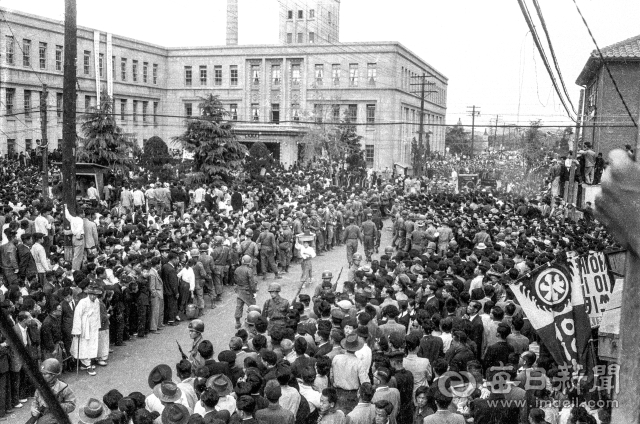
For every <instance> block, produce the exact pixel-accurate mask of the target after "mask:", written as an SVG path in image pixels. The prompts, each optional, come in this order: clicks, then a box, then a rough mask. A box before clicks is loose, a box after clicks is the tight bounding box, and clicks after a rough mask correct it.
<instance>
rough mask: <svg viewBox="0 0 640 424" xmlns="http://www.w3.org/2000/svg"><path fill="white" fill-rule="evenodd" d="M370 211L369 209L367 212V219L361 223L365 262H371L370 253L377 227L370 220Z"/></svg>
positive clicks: (374, 241) (374, 242) (371, 252)
mask: <svg viewBox="0 0 640 424" xmlns="http://www.w3.org/2000/svg"><path fill="white" fill-rule="evenodd" d="M371 216H372V213H371V211H370V210H369V211H368V212H367V220H366V221H365V222H363V223H362V238H363V244H364V254H365V257H366V258H367V262H371V255H372V254H373V249H374V247H375V244H376V235H377V234H378V228H377V227H376V224H374V223H373V221H372V220H371Z"/></svg>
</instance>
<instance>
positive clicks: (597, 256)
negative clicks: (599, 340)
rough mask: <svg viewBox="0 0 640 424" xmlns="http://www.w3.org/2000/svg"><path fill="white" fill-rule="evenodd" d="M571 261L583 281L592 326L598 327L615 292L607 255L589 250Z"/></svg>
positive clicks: (583, 290) (585, 302) (585, 303)
mask: <svg viewBox="0 0 640 424" xmlns="http://www.w3.org/2000/svg"><path fill="white" fill-rule="evenodd" d="M570 261H571V265H572V267H573V272H574V273H576V271H577V272H578V274H577V275H579V276H580V279H581V282H582V293H583V295H584V308H585V310H586V312H587V315H589V321H590V322H591V327H597V326H599V325H600V321H601V320H602V313H603V312H604V311H605V309H606V308H607V304H608V303H609V300H610V299H611V293H612V292H613V282H612V281H611V275H610V273H609V266H608V264H607V260H606V258H605V255H604V253H603V252H589V254H588V255H584V256H574V257H572V258H570ZM574 275H575V274H574Z"/></svg>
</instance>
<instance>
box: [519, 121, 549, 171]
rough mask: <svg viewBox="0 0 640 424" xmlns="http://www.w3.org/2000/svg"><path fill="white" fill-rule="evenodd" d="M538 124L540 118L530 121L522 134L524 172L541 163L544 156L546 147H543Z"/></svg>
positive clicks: (539, 124) (539, 123)
mask: <svg viewBox="0 0 640 424" xmlns="http://www.w3.org/2000/svg"><path fill="white" fill-rule="evenodd" d="M540 126H541V122H540V120H537V121H531V124H530V125H529V128H527V131H526V132H525V135H524V150H523V155H524V163H525V173H527V174H528V173H529V171H530V170H531V169H533V168H535V167H537V166H538V165H539V164H540V163H542V162H543V161H544V158H545V156H546V149H545V148H544V144H543V134H542V132H541V131H540Z"/></svg>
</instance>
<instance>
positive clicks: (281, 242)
mask: <svg viewBox="0 0 640 424" xmlns="http://www.w3.org/2000/svg"><path fill="white" fill-rule="evenodd" d="M292 247H293V232H292V231H291V226H290V225H289V221H287V220H284V221H282V225H281V229H280V231H278V253H279V255H278V256H279V262H280V265H281V266H282V268H283V271H282V272H289V265H290V264H291V254H292V251H291V248H292Z"/></svg>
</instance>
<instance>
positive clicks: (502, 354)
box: [484, 322, 514, 370]
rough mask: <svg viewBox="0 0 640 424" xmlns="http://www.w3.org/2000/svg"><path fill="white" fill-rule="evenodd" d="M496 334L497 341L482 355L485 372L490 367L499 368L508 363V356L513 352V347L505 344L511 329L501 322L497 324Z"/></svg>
mask: <svg viewBox="0 0 640 424" xmlns="http://www.w3.org/2000/svg"><path fill="white" fill-rule="evenodd" d="M496 332H497V333H498V338H499V340H498V341H497V342H496V343H494V344H492V345H491V346H488V347H487V351H486V353H485V355H484V368H485V370H487V369H489V368H491V367H501V366H504V364H507V363H509V355H510V354H512V353H513V352H514V349H513V346H511V345H510V344H509V343H507V337H508V336H509V334H511V327H510V326H508V325H507V324H505V323H502V322H501V323H500V324H498V328H497V330H496Z"/></svg>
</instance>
